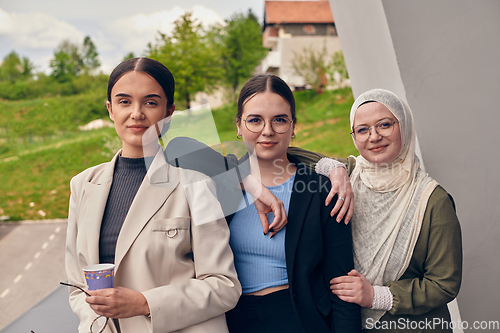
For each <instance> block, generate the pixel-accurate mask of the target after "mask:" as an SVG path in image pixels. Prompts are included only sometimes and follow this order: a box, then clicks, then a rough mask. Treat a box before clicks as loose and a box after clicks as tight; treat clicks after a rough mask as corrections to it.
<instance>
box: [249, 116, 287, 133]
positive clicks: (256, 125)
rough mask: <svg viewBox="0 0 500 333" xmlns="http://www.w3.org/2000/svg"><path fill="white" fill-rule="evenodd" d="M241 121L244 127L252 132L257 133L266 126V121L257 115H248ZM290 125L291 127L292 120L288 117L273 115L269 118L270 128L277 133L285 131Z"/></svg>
mask: <svg viewBox="0 0 500 333" xmlns="http://www.w3.org/2000/svg"><path fill="white" fill-rule="evenodd" d="M243 121H244V122H245V127H246V128H247V129H248V130H249V131H250V132H252V133H259V132H261V131H262V130H263V129H264V127H266V121H265V120H264V118H262V117H261V116H258V115H250V116H248V117H247V118H246V119H244V120H243ZM290 127H292V121H291V120H290V119H289V118H288V117H275V118H273V119H272V120H271V128H272V129H273V131H274V132H276V133H277V134H283V133H286V132H287V131H288V130H289V129H290Z"/></svg>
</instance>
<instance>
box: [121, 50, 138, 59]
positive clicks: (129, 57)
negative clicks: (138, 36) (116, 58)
mask: <svg viewBox="0 0 500 333" xmlns="http://www.w3.org/2000/svg"><path fill="white" fill-rule="evenodd" d="M132 58H135V55H134V52H129V53H128V54H127V55H126V56H125V57H123V60H122V61H125V60H128V59H132Z"/></svg>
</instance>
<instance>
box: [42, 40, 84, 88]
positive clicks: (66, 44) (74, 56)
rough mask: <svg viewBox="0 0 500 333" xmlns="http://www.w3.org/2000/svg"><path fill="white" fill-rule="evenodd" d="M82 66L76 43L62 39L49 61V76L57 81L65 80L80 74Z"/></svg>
mask: <svg viewBox="0 0 500 333" xmlns="http://www.w3.org/2000/svg"><path fill="white" fill-rule="evenodd" d="M82 67H83V60H82V57H81V56H80V53H79V52H78V45H77V44H74V43H72V42H71V41H69V40H67V39H65V40H63V41H62V42H61V43H60V44H59V46H58V47H57V48H56V50H55V51H54V58H53V59H52V60H51V61H50V68H51V69H52V74H51V76H53V77H54V78H56V79H57V80H58V81H67V80H69V79H71V78H73V77H75V76H77V75H78V74H80V71H81V70H82Z"/></svg>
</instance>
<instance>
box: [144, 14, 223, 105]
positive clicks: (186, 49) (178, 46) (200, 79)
mask: <svg viewBox="0 0 500 333" xmlns="http://www.w3.org/2000/svg"><path fill="white" fill-rule="evenodd" d="M191 15H192V14H191V13H186V14H184V15H183V16H181V17H180V18H179V19H178V20H177V21H175V27H174V31H173V33H172V35H171V36H167V35H165V34H160V38H159V40H158V41H157V44H156V45H151V44H149V45H148V51H147V52H148V56H149V57H150V58H152V59H155V60H158V61H159V62H161V63H163V64H164V65H165V66H167V68H168V69H170V71H171V72H172V74H173V75H174V78H175V87H176V89H175V95H176V97H175V98H176V100H177V101H179V100H181V101H183V102H184V103H185V107H186V108H187V109H189V108H190V106H191V103H190V102H191V99H192V98H193V97H194V95H195V94H196V93H197V92H201V91H203V92H210V91H211V90H212V89H213V88H214V87H215V86H216V84H217V82H218V81H220V77H221V75H222V71H221V65H220V57H219V56H218V54H217V50H216V49H215V47H214V46H213V44H212V41H211V40H210V38H208V37H207V34H206V33H205V32H204V31H203V29H202V27H201V25H200V24H197V23H195V22H194V21H193V20H192V18H191Z"/></svg>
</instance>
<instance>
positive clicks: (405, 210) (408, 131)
mask: <svg viewBox="0 0 500 333" xmlns="http://www.w3.org/2000/svg"><path fill="white" fill-rule="evenodd" d="M367 102H378V103H381V104H383V105H384V106H385V107H386V108H387V109H389V111H391V112H392V114H393V115H394V116H395V117H396V119H397V120H399V123H398V124H399V128H400V132H401V151H400V152H399V155H398V156H397V157H396V159H395V160H394V161H393V162H392V163H390V164H387V165H380V164H373V163H370V162H369V161H367V160H366V159H365V158H364V157H362V156H361V155H360V156H358V157H357V158H356V167H355V168H354V170H353V172H352V174H351V182H352V185H353V191H354V194H355V197H356V208H355V210H354V215H353V217H352V222H351V223H352V232H353V248H354V265H355V268H356V270H358V271H359V272H360V273H361V274H363V275H364V276H365V277H366V278H367V279H368V281H370V283H371V284H372V285H378V286H383V285H384V284H385V283H387V282H388V281H396V280H398V279H399V278H400V277H401V276H402V275H403V273H404V272H405V271H406V269H407V268H408V265H409V264H410V259H411V257H412V254H413V250H414V248H415V244H416V242H417V239H418V235H419V234H420V228H421V226H422V220H423V217H424V213H425V209H426V207H427V202H428V200H429V197H430V195H431V194H432V192H433V191H434V189H435V188H436V186H437V185H438V183H437V182H436V181H435V180H433V179H432V178H431V177H429V176H428V175H427V173H425V172H424V171H423V170H422V169H421V168H420V162H419V159H418V157H417V156H416V155H415V144H416V142H415V128H414V125H413V116H412V113H411V110H410V108H409V107H408V105H407V104H406V103H405V102H403V101H402V100H401V99H400V98H398V97H397V96H396V95H395V94H394V93H392V92H390V91H387V90H383V89H373V90H370V91H367V92H365V93H363V94H362V95H360V96H359V97H358V98H357V99H356V101H355V102H354V104H353V106H352V108H351V128H352V126H353V123H354V116H355V114H356V110H357V109H358V108H359V107H360V106H361V105H362V104H364V103H367ZM384 314H385V311H382V310H372V309H368V308H363V309H362V320H363V321H362V323H363V326H366V323H367V319H368V318H372V319H373V322H375V321H378V320H379V319H380V318H381V317H382V316H383V315H384Z"/></svg>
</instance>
